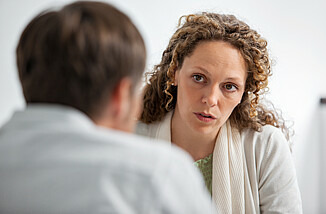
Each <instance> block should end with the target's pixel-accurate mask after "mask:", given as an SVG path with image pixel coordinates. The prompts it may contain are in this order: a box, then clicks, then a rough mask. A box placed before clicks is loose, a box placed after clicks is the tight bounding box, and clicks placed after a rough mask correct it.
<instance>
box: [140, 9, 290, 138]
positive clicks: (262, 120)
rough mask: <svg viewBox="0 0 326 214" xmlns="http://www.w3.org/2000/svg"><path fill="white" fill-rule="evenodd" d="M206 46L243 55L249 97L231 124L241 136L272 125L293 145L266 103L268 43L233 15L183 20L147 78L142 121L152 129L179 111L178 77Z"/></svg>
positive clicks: (268, 65)
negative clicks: (220, 45) (225, 47)
mask: <svg viewBox="0 0 326 214" xmlns="http://www.w3.org/2000/svg"><path fill="white" fill-rule="evenodd" d="M204 41H224V42H227V43H229V44H231V45H233V46H234V47H236V48H237V49H238V50H239V51H240V52H241V54H242V56H243V58H244V60H245V62H246V65H247V68H248V71H247V73H248V75H247V80H246V85H245V91H244V94H243V96H242V100H241V103H240V104H239V105H237V106H236V107H235V109H234V110H233V112H232V114H231V116H230V118H229V119H230V121H231V123H232V124H233V125H234V126H235V127H237V128H238V129H239V130H240V131H241V130H242V129H244V128H252V129H254V130H256V131H260V130H261V127H262V126H264V125H267V124H269V125H272V126H275V127H277V128H281V130H282V131H283V133H284V135H285V137H286V138H287V139H289V129H288V128H287V127H286V125H285V122H284V120H283V118H282V116H281V114H279V113H278V112H277V111H276V110H275V109H274V107H273V106H272V105H271V106H272V107H271V108H267V107H266V106H265V105H264V104H263V103H262V101H261V100H262V99H261V97H262V96H263V95H264V94H265V93H266V91H267V90H268V88H267V85H268V77H269V76H271V60H270V58H269V55H268V50H267V41H266V40H265V39H264V38H262V37H261V35H260V34H258V33H257V31H255V30H253V29H251V28H250V27H249V26H248V25H247V24H246V23H244V22H242V21H240V20H238V19H237V18H236V17H235V16H233V15H221V14H216V13H206V12H203V13H200V14H191V15H187V16H182V17H181V18H180V19H179V24H178V29H177V30H176V32H175V33H174V34H173V36H172V38H171V39H170V41H169V44H168V46H167V48H166V49H165V51H164V52H163V54H162V60H161V62H160V64H158V65H156V66H154V71H153V72H150V73H147V84H146V86H145V88H144V99H143V104H144V108H143V112H142V114H141V118H140V120H141V121H142V122H144V123H147V124H149V123H152V122H155V121H160V120H161V119H162V118H163V117H164V116H165V115H166V113H167V112H169V111H171V110H173V109H174V108H175V105H176V102H177V96H176V95H177V87H176V86H174V85H173V82H174V75H175V72H176V71H177V70H178V69H180V68H181V67H182V64H183V61H184V59H185V57H186V56H189V55H190V54H191V53H192V52H193V51H194V49H195V48H196V46H197V45H198V44H199V43H200V42H204Z"/></svg>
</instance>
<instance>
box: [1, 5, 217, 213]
mask: <svg viewBox="0 0 326 214" xmlns="http://www.w3.org/2000/svg"><path fill="white" fill-rule="evenodd" d="M145 59H146V53H145V45H144V41H143V39H142V37H141V35H140V33H139V31H138V30H137V28H136V27H135V26H134V24H133V23H132V21H131V20H130V19H129V18H128V17H127V16H126V15H125V14H123V13H122V12H120V11H119V10H118V9H116V8H115V7H113V6H111V5H109V4H106V3H101V2H87V1H82V2H75V3H72V4H69V5H66V6H64V7H63V8H61V9H59V10H47V11H45V12H42V13H41V14H39V15H38V16H36V17H35V18H34V19H33V20H32V21H31V22H30V23H29V24H28V25H27V27H26V28H25V30H24V31H23V33H22V35H21V37H20V40H19V43H18V47H17V65H18V71H19V78H20V81H21V84H22V89H23V93H24V97H25V99H26V102H27V107H26V109H24V110H22V111H17V112H15V113H14V115H13V116H12V118H11V119H10V120H9V121H8V122H7V123H6V124H5V125H4V126H3V127H2V128H1V129H0V213H15V214H20V213H33V214H38V213H42V214H44V213H47V214H51V213H78V214H82V213H87V214H89V213H123V214H127V213H210V212H211V211H212V212H213V206H212V203H211V200H210V198H209V195H208V194H207V191H206V190H205V187H204V183H203V182H202V180H201V177H200V173H199V172H198V171H196V169H195V168H193V165H192V163H191V158H190V157H189V156H188V155H187V154H186V153H185V152H183V151H182V150H180V149H178V148H176V147H172V148H171V147H170V146H168V145H167V144H166V143H162V144H159V145H152V144H151V143H148V142H147V141H148V140H147V139H146V138H143V137H140V136H135V135H133V134H131V133H128V132H132V131H133V128H134V125H135V122H136V120H135V118H136V117H137V114H138V113H139V112H140V110H139V106H140V105H139V103H140V101H139V100H140V99H139V93H138V92H137V91H138V89H137V87H138V84H139V83H140V80H141V76H142V73H143V70H144V67H145Z"/></svg>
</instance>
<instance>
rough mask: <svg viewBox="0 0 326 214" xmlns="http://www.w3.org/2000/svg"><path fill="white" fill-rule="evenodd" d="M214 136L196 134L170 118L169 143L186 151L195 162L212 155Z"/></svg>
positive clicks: (178, 120)
mask: <svg viewBox="0 0 326 214" xmlns="http://www.w3.org/2000/svg"><path fill="white" fill-rule="evenodd" d="M216 136H217V135H214V136H210V135H203V134H200V133H196V132H194V131H193V130H191V129H190V128H189V127H187V126H186V125H185V124H184V123H182V122H181V120H180V119H178V118H175V117H173V116H172V120H171V141H172V143H173V144H175V145H177V146H179V147H181V148H182V149H184V150H185V151H187V152H188V153H189V154H190V155H191V156H192V158H193V159H194V160H195V161H197V160H199V159H202V158H205V157H207V156H208V155H210V154H212V153H213V151H214V146H215V141H216Z"/></svg>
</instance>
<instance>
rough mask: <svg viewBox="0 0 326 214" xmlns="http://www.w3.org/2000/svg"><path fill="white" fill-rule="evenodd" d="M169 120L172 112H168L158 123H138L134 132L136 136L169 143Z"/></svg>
mask: <svg viewBox="0 0 326 214" xmlns="http://www.w3.org/2000/svg"><path fill="white" fill-rule="evenodd" d="M171 118H172V112H169V113H167V114H166V115H165V116H164V118H163V119H162V120H160V121H155V122H152V123H149V124H146V123H143V122H141V121H139V122H138V123H137V125H136V131H135V132H136V134H138V135H143V136H146V137H150V138H152V139H160V140H165V141H171V138H170V136H171V132H170V130H171V126H170V124H171Z"/></svg>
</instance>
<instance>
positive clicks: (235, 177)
mask: <svg viewBox="0 0 326 214" xmlns="http://www.w3.org/2000/svg"><path fill="white" fill-rule="evenodd" d="M241 143H242V142H241V139H240V133H239V131H238V129H236V128H232V127H231V124H230V122H229V121H227V122H226V123H225V124H224V125H223V126H222V127H221V129H220V131H219V134H218V136H217V139H216V143H215V148H214V152H213V175H212V194H213V201H214V202H215V204H216V207H217V209H218V213H223V214H228V213H230V214H232V213H236V214H241V213H245V195H244V179H245V176H244V169H243V167H244V163H243V158H244V157H243V155H244V154H243V149H242V145H241Z"/></svg>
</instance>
